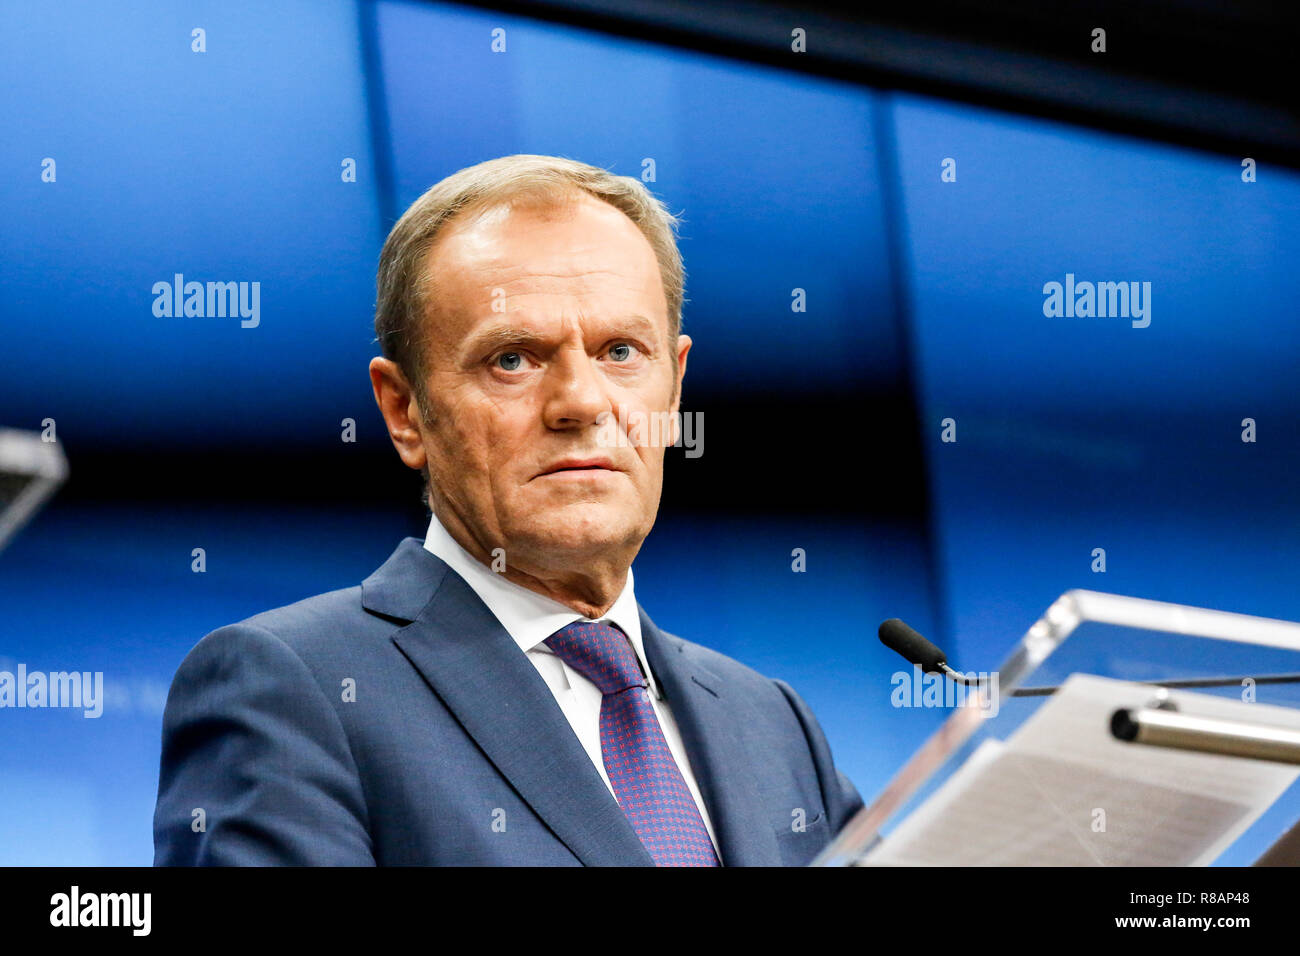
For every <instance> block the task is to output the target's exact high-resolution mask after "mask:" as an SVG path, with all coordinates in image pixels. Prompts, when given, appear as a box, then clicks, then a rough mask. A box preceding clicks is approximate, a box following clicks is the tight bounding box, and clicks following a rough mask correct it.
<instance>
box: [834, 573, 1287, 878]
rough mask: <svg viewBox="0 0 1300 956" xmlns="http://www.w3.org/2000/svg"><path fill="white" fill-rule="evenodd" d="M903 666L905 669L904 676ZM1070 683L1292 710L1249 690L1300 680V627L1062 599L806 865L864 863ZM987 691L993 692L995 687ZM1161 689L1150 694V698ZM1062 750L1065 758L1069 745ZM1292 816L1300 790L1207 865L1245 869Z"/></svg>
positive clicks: (1281, 700) (1272, 690)
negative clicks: (981, 692)
mask: <svg viewBox="0 0 1300 956" xmlns="http://www.w3.org/2000/svg"><path fill="white" fill-rule="evenodd" d="M950 663H951V666H953V667H954V668H959V667H960V665H961V662H960V661H954V662H950ZM907 667H908V665H907V664H906V663H902V664H901V667H900V670H902V669H906V668H907ZM1073 674H1091V675H1096V676H1099V677H1109V678H1114V679H1118V680H1124V681H1134V682H1151V683H1156V684H1158V683H1159V682H1160V681H1179V680H1189V679H1208V678H1231V679H1232V680H1231V682H1230V683H1229V684H1227V686H1222V687H1196V688H1192V689H1191V692H1193V693H1196V694H1209V695H1214V696H1216V697H1221V698H1225V699H1228V700H1232V701H1243V700H1249V699H1252V697H1253V701H1254V702H1256V703H1260V704H1272V705H1275V706H1280V707H1287V708H1297V709H1300V682H1294V683H1266V682H1259V683H1256V682H1254V681H1255V679H1256V678H1260V679H1262V678H1263V677H1264V676H1265V675H1288V674H1289V675H1296V676H1298V677H1300V624H1296V623H1293V622H1289V621H1278V620H1272V619H1268V618H1260V617H1251V616H1249V615H1243V614H1233V613H1228V612H1223V611H1215V610H1210V609H1205V608H1195V607H1188V606H1184V605H1177V604H1167V603H1163V602H1158V601H1150V600H1144V599H1140V598H1131V597H1122V596H1119V595H1112V594H1103V593H1100V592H1096V591H1081V590H1076V591H1069V592H1066V593H1065V594H1063V595H1062V596H1061V597H1060V598H1058V599H1057V600H1056V602H1055V603H1053V605H1052V606H1051V608H1049V609H1048V611H1047V612H1046V613H1045V614H1044V615H1043V617H1042V618H1041V619H1040V620H1038V621H1037V622H1036V623H1035V624H1034V625H1033V626H1032V627H1031V628H1030V629H1029V631H1028V632H1027V633H1026V634H1025V635H1024V637H1023V638H1022V639H1021V640H1020V642H1019V643H1018V644H1017V645H1016V647H1015V648H1014V649H1013V650H1012V653H1011V654H1010V656H1009V657H1008V658H1007V659H1006V661H1005V662H1004V663H1003V664H1002V666H1001V667H1000V668H999V669H998V671H997V672H996V678H997V680H996V694H995V695H994V696H995V700H993V701H990V700H988V699H985V698H981V697H979V696H977V695H974V694H971V695H969V697H968V699H967V702H966V705H965V706H952V707H951V714H950V716H949V717H948V718H947V719H946V720H945V721H944V722H943V724H942V725H941V726H940V727H939V729H938V730H937V731H936V732H935V733H934V734H933V735H932V736H931V737H930V738H929V739H928V740H927V741H926V742H925V743H924V744H923V745H922V746H921V748H920V749H918V750H917V751H916V753H914V754H913V756H912V757H911V758H910V759H909V761H908V762H907V763H906V764H905V765H904V766H903V767H902V768H901V769H900V770H899V771H898V773H897V774H895V776H894V778H893V779H892V780H891V781H890V783H889V784H888V785H887V786H886V788H885V789H884V790H883V791H882V792H881V793H880V794H879V795H878V796H877V797H876V798H875V799H874V800H872V801H870V802H868V804H867V806H866V807H865V808H864V809H863V810H862V811H861V812H860V813H859V814H858V815H857V816H856V817H854V818H853V820H851V821H850V822H849V823H848V824H847V825H846V826H845V828H844V829H843V830H842V831H841V833H840V835H839V836H838V837H837V838H836V839H835V841H833V842H832V844H831V845H830V846H828V847H827V848H826V850H825V851H823V852H822V854H820V855H819V856H818V858H817V859H816V860H814V861H813V865H814V866H818V865H820V866H853V865H864V862H865V861H864V857H865V856H866V855H867V854H869V853H870V851H871V850H872V849H874V848H875V847H876V845H877V844H878V843H879V842H880V841H881V840H882V839H883V840H886V841H887V840H888V839H889V835H890V833H891V831H893V829H894V828H895V827H896V826H897V825H898V824H899V823H900V822H901V821H903V820H905V819H906V818H907V817H908V816H909V814H911V813H913V812H914V811H915V810H916V809H917V808H918V807H920V806H922V804H923V803H924V801H926V799H927V798H928V797H930V796H931V795H932V794H934V793H935V791H936V790H938V789H939V788H940V787H942V786H943V785H944V783H945V782H946V781H947V780H948V779H949V778H950V777H951V776H952V775H953V774H954V773H955V772H957V770H958V769H959V768H961V767H962V766H963V765H964V764H966V761H967V760H968V758H970V757H971V755H972V754H974V753H975V752H976V751H977V750H980V749H981V747H982V746H983V745H984V744H985V743H986V742H987V741H990V740H994V741H1001V742H1005V741H1006V740H1007V738H1008V737H1010V736H1011V735H1012V734H1013V733H1014V732H1015V731H1016V730H1017V729H1018V728H1019V727H1021V726H1022V725H1023V724H1024V723H1025V722H1026V721H1027V720H1028V719H1029V718H1030V717H1031V716H1032V715H1034V714H1035V713H1036V712H1037V711H1038V710H1039V708H1040V707H1042V706H1043V705H1044V704H1045V703H1046V702H1047V701H1049V700H1051V699H1052V695H1051V693H1049V692H1047V691H1048V690H1049V689H1050V688H1054V687H1057V686H1059V685H1061V684H1063V683H1064V682H1065V681H1066V680H1067V678H1069V677H1070V676H1071V675H1073ZM1243 678H1250V679H1251V681H1250V682H1246V681H1243ZM927 680H928V681H933V682H935V685H936V686H937V687H940V688H943V692H944V693H945V694H946V695H948V696H945V701H946V702H947V703H948V704H952V703H953V700H952V699H951V698H952V697H953V696H956V699H957V702H958V703H959V702H960V695H955V693H954V692H955V685H953V682H952V681H950V680H948V679H947V678H944V679H943V680H942V682H941V683H939V682H937V681H935V678H930V677H927ZM987 686H988V687H989V688H990V689H992V688H993V687H994V685H993V683H992V681H991V680H990V682H989V684H988V685H987ZM1158 690H1159V688H1158V687H1152V689H1151V691H1152V698H1153V699H1154V697H1155V695H1156V694H1157V693H1158ZM1061 744H1062V748H1063V749H1068V746H1069V741H1062V742H1061ZM1127 746H1144V745H1140V744H1132V745H1127ZM1226 759H1232V760H1236V759H1240V758H1226ZM1298 817H1300V782H1296V783H1293V784H1292V785H1291V786H1290V787H1289V788H1288V789H1287V790H1286V791H1285V792H1284V793H1283V794H1282V796H1281V798H1280V799H1278V800H1277V801H1276V802H1274V803H1273V805H1272V806H1271V807H1270V808H1269V809H1268V810H1267V811H1265V812H1264V813H1263V814H1262V815H1261V816H1260V817H1259V818H1258V819H1257V820H1255V821H1254V822H1253V823H1252V824H1251V825H1250V826H1249V827H1247V828H1246V829H1245V830H1244V831H1243V832H1242V833H1240V834H1239V835H1238V836H1237V838H1236V839H1235V840H1234V841H1233V842H1232V844H1231V845H1230V846H1229V847H1227V849H1225V850H1224V851H1223V852H1222V853H1220V854H1219V855H1218V857H1217V858H1216V859H1215V860H1214V861H1213V865H1237V866H1244V865H1249V864H1251V863H1253V862H1254V861H1255V860H1256V859H1257V858H1258V857H1259V856H1260V855H1261V854H1262V853H1263V852H1264V851H1265V850H1267V849H1268V847H1269V846H1270V845H1271V844H1272V843H1273V842H1274V841H1275V840H1276V839H1277V838H1278V837H1279V836H1281V835H1282V834H1283V833H1284V832H1285V831H1286V830H1287V829H1288V828H1289V827H1290V826H1291V825H1292V824H1293V823H1294V822H1295V821H1296V819H1297V818H1298Z"/></svg>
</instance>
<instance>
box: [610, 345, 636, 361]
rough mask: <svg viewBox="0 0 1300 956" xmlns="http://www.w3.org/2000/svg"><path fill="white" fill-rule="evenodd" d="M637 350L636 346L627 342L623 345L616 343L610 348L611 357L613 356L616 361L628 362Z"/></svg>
mask: <svg viewBox="0 0 1300 956" xmlns="http://www.w3.org/2000/svg"><path fill="white" fill-rule="evenodd" d="M635 351H636V347H635V346H633V345H628V344H627V343H623V344H622V345H615V346H614V347H613V348H611V349H610V350H609V357H610V358H612V359H613V360H614V361H615V362H626V361H627V360H628V359H630V358H631V357H632V354H633V353H634V352H635Z"/></svg>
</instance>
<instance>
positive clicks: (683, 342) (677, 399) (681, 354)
mask: <svg viewBox="0 0 1300 956" xmlns="http://www.w3.org/2000/svg"><path fill="white" fill-rule="evenodd" d="M690 350H691V337H690V336H689V335H679V336H677V381H676V382H674V383H673V407H672V410H673V412H674V413H675V412H676V411H677V407H678V406H679V405H680V404H681V401H682V379H683V378H685V377H686V355H687V353H688V352H690Z"/></svg>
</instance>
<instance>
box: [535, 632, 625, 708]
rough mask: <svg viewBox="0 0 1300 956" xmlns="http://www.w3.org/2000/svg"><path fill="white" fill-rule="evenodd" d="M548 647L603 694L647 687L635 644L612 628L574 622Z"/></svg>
mask: <svg viewBox="0 0 1300 956" xmlns="http://www.w3.org/2000/svg"><path fill="white" fill-rule="evenodd" d="M545 644H546V646H547V647H549V648H550V649H551V650H553V651H554V652H555V653H556V655H557V656H558V657H559V658H560V659H561V660H562V661H564V663H566V664H568V665H569V666H570V667H572V668H573V669H574V670H576V671H577V672H578V673H579V674H581V675H582V676H583V677H585V678H587V680H589V681H591V682H592V683H593V684H595V685H596V687H597V688H598V689H599V690H600V692H601V693H602V694H604V695H609V694H617V693H618V692H619V691H623V690H627V689H628V688H629V687H645V686H647V685H646V680H645V677H643V676H642V674H641V665H640V663H638V661H637V659H636V651H634V650H633V649H632V642H631V641H629V640H628V638H627V635H626V634H624V633H623V632H622V631H620V630H619V629H618V628H617V627H614V626H613V625H610V624H605V623H603V622H601V621H574V622H573V623H572V624H570V625H569V626H568V627H562V628H560V629H559V630H558V631H556V632H555V633H554V634H552V635H551V636H550V637H548V638H547V639H546V641H545Z"/></svg>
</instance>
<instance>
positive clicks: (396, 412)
mask: <svg viewBox="0 0 1300 956" xmlns="http://www.w3.org/2000/svg"><path fill="white" fill-rule="evenodd" d="M370 384H371V386H372V387H373V388H374V390H375V403H376V404H377V405H378V406H379V413H380V414H381V415H383V416H384V424H385V425H387V426H388V437H389V438H390V439H392V441H393V447H394V448H396V449H397V455H398V457H399V458H401V459H402V463H403V464H404V465H406V467H407V468H415V469H420V468H424V467H425V465H426V464H427V462H426V460H425V454H424V438H423V435H422V434H421V432H420V424H421V420H420V408H419V405H418V404H417V403H416V401H415V393H414V391H412V389H411V386H410V383H409V382H407V380H406V376H405V375H403V374H402V370H401V369H400V368H398V367H397V363H396V362H392V361H389V360H388V359H386V358H380V357H378V356H376V357H375V358H373V359H371V360H370Z"/></svg>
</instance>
